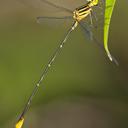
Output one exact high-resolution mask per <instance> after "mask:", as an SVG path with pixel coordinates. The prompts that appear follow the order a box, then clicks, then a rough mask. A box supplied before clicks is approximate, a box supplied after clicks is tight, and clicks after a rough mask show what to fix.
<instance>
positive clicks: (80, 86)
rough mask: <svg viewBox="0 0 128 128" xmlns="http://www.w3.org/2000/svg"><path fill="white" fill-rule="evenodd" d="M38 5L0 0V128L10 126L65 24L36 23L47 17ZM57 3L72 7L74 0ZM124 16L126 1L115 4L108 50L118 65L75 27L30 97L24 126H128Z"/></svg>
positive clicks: (127, 62)
mask: <svg viewBox="0 0 128 128" xmlns="http://www.w3.org/2000/svg"><path fill="white" fill-rule="evenodd" d="M51 1H52V0H51ZM54 1H55V0H54ZM81 1H82V0H81ZM38 2H39V0H37V1H36V0H35V1H34V0H31V1H29V0H26V1H25V0H24V1H22V0H19V1H16V0H11V1H9V0H1V1H0V8H1V9H0V10H1V11H0V128H11V127H14V124H15V122H16V121H17V119H18V117H19V115H20V113H21V112H22V110H23V107H24V105H25V103H26V101H27V99H28V97H29V95H30V93H31V92H32V89H33V87H34V84H35V83H36V81H37V80H38V79H39V77H40V75H41V73H42V71H43V67H44V65H45V64H46V63H47V61H48V58H49V57H50V55H51V54H52V53H53V51H54V50H55V48H56V46H57V45H58V43H59V41H61V40H62V39H63V37H64V35H65V33H66V31H67V30H68V28H69V26H70V24H68V23H63V25H61V24H57V25H56V24H54V23H53V24H50V22H49V23H48V24H42V25H40V24H37V22H36V17H37V16H41V15H44V14H45V15H47V9H46V12H45V7H44V8H42V10H41V9H39V8H38V7H39V6H42V5H41V4H40V3H38ZM61 2H64V3H65V5H67V6H68V7H70V5H71V7H72V8H74V7H75V4H76V5H77V4H78V3H79V2H80V0H79V1H73V0H70V1H61ZM82 2H83V1H82ZM71 3H72V4H71ZM63 5H64V4H63ZM43 9H44V10H43ZM48 11H49V8H48ZM51 12H52V13H56V12H57V10H55V12H54V11H52V9H51V10H50V11H49V13H51ZM127 12H128V9H127V4H126V1H119V0H117V3H116V7H115V10H114V14H113V18H112V22H111V28H110V37H109V48H110V50H111V52H112V54H113V55H114V56H115V57H116V58H117V60H118V62H119V66H118V67H117V66H115V65H114V64H112V63H111V62H110V61H109V59H108V58H107V56H106V55H105V54H102V52H101V50H100V49H99V48H98V47H97V46H96V45H95V43H93V42H89V41H88V40H87V39H86V36H84V34H83V33H82V31H81V30H80V29H79V28H77V29H76V30H75V31H74V32H73V33H72V34H71V36H70V38H69V39H68V41H67V43H66V44H65V46H64V48H63V50H62V52H61V54H60V55H59V56H58V57H57V60H56V62H55V63H54V64H53V67H52V68H51V70H50V71H49V73H48V74H47V77H46V78H45V80H44V82H43V84H42V86H41V87H40V90H39V92H38V94H37V95H36V96H35V97H34V100H33V102H32V105H31V109H30V110H29V112H28V113H27V115H26V118H25V119H26V120H25V125H24V128H27V127H28V128H37V127H42V128H51V127H53V128H60V127H61V128H64V127H67V128H71V127H74V128H78V127H79V128H85V127H86V128H122V127H123V128H127V127H128V121H127V120H128V50H127V47H128V44H127V39H128V36H127V33H128V32H127V31H128V25H127V23H128V16H127Z"/></svg>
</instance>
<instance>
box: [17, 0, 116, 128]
mask: <svg viewBox="0 0 128 128" xmlns="http://www.w3.org/2000/svg"><path fill="white" fill-rule="evenodd" d="M42 1H43V2H45V3H46V4H49V5H50V6H53V7H56V8H59V9H61V10H64V11H66V12H68V13H70V14H71V15H72V16H65V17H38V18H37V20H38V21H39V22H40V21H41V20H43V19H73V23H72V26H71V27H70V28H69V30H68V32H67V34H66V35H65V38H64V39H63V40H62V41H61V42H60V44H59V46H58V47H57V49H56V50H55V52H54V53H53V55H52V56H51V58H50V59H49V61H48V63H47V64H46V66H45V67H44V70H43V73H42V75H41V77H40V79H39V81H38V82H37V83H36V85H35V87H34V89H33V91H32V94H31V95H30V97H29V99H28V101H27V103H26V105H25V107H24V109H23V112H22V114H21V115H20V118H19V120H18V122H17V123H16V126H15V127H16V128H21V127H22V125H23V122H24V116H25V114H26V112H27V111H28V109H29V107H30V104H31V101H32V99H33V97H34V96H35V94H36V92H37V91H38V89H39V86H40V85H41V83H42V81H43V80H44V78H45V75H46V74H47V72H48V70H49V69H50V67H51V65H52V64H53V62H54V60H55V59H56V57H57V55H58V54H59V53H60V51H61V49H62V48H63V46H64V44H65V42H66V41H67V39H68V37H69V35H70V34H71V33H72V31H73V30H74V29H75V28H76V27H77V26H78V25H80V26H81V28H82V29H83V30H84V31H85V32H86V33H90V32H89V31H88V30H87V29H86V27H85V26H84V25H83V20H84V19H86V18H87V17H88V16H90V18H91V17H92V13H93V7H94V6H97V5H98V4H99V0H88V1H87V2H86V3H85V4H84V5H82V6H80V7H78V8H76V9H75V10H74V11H72V10H70V9H67V8H65V7H63V6H58V5H56V4H54V3H51V2H49V1H47V0H42ZM91 23H92V19H91ZM92 38H93V40H94V42H96V43H97V44H98V45H99V46H100V47H101V48H103V46H102V45H101V44H100V43H99V42H98V41H97V40H96V39H95V37H94V36H93V35H92ZM109 57H110V60H114V62H115V63H117V62H116V60H115V59H114V58H113V57H112V56H111V55H110V56H109Z"/></svg>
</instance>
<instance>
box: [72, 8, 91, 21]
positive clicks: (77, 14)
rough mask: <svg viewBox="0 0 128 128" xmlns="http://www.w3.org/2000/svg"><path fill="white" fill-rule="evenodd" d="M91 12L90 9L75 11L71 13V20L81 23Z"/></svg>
mask: <svg viewBox="0 0 128 128" xmlns="http://www.w3.org/2000/svg"><path fill="white" fill-rule="evenodd" d="M91 10H92V8H87V9H86V8H82V9H76V10H75V11H74V12H73V19H74V20H77V21H81V20H83V19H84V18H86V17H87V16H88V15H89V14H90V13H91Z"/></svg>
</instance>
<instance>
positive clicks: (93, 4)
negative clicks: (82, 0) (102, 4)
mask: <svg viewBox="0 0 128 128" xmlns="http://www.w3.org/2000/svg"><path fill="white" fill-rule="evenodd" d="M89 2H90V4H91V5H92V6H96V5H98V2H99V0H89Z"/></svg>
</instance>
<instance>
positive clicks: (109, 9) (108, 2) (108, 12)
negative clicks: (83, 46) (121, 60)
mask: <svg viewBox="0 0 128 128" xmlns="http://www.w3.org/2000/svg"><path fill="white" fill-rule="evenodd" d="M115 2H116V0H105V16H104V48H105V51H106V53H107V55H108V57H109V59H110V60H111V61H112V60H113V57H112V56H111V54H110V51H109V49H108V35H109V27H110V21H111V17H112V13H113V9H114V5H115Z"/></svg>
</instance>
